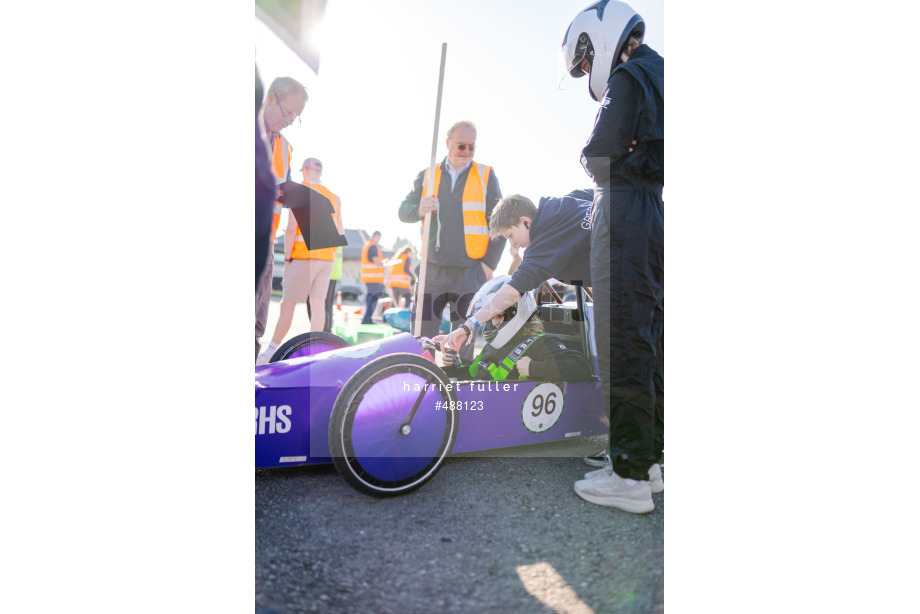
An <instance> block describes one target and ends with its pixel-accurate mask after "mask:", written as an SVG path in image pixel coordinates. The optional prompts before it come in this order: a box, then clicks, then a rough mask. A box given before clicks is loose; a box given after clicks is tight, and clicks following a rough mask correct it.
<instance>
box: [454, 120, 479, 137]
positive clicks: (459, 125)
mask: <svg viewBox="0 0 920 614" xmlns="http://www.w3.org/2000/svg"><path fill="white" fill-rule="evenodd" d="M457 128H468V129H470V130H472V131H473V134H477V133H476V124H474V123H473V122H471V121H470V120H468V119H461V120H460V121H458V122H457V123H455V124H454V125H453V126H451V127H450V128H448V129H447V138H450V137H451V135H452V134H453V133H454V130H456V129H457Z"/></svg>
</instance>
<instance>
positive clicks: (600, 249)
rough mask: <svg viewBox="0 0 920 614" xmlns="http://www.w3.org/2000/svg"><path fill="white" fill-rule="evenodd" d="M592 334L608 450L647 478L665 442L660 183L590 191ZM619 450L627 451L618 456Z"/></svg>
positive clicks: (626, 469)
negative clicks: (607, 428)
mask: <svg viewBox="0 0 920 614" xmlns="http://www.w3.org/2000/svg"><path fill="white" fill-rule="evenodd" d="M591 279H592V282H593V284H594V324H595V328H594V337H595V343H596V345H597V358H598V367H599V369H600V375H601V383H602V390H603V392H604V402H605V404H606V406H607V412H608V416H610V457H611V459H612V461H613V469H614V471H615V472H616V473H617V475H619V476H620V477H624V478H632V479H635V480H647V479H648V470H649V467H651V466H652V464H654V463H657V462H660V461H661V458H662V451H663V450H664V202H663V201H662V199H661V186H660V185H659V186H654V185H648V186H633V187H630V188H622V187H616V186H614V187H612V188H605V189H604V190H598V191H596V192H595V198H594V207H593V209H592V212H591ZM623 454H625V455H626V456H627V458H626V459H623V458H621V455H623Z"/></svg>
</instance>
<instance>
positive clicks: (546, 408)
mask: <svg viewBox="0 0 920 614" xmlns="http://www.w3.org/2000/svg"><path fill="white" fill-rule="evenodd" d="M563 405H565V399H564V398H563V396H562V389H561V388H559V386H557V385H556V384H550V383H548V382H544V383H542V384H540V385H539V386H537V387H536V388H534V389H533V390H531V391H530V394H528V395H527V398H526V399H524V407H523V408H522V409H521V420H522V421H523V422H524V426H525V427H526V428H527V430H528V431H530V432H531V433H542V432H543V431H548V430H549V429H550V428H551V427H552V426H553V425H554V424H556V421H557V420H559V416H560V415H562V407H563Z"/></svg>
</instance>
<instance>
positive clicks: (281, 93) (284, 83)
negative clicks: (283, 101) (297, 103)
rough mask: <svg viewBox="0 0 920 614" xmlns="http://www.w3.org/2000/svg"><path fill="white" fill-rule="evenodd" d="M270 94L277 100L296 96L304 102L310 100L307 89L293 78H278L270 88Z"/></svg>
mask: <svg viewBox="0 0 920 614" xmlns="http://www.w3.org/2000/svg"><path fill="white" fill-rule="evenodd" d="M268 93H269V94H274V95H275V98H279V99H280V98H284V97H286V96H291V95H294V94H296V95H297V96H299V97H302V98H303V99H304V100H308V99H309V98H308V96H307V88H305V87H304V86H303V85H302V84H301V83H300V81H297V80H296V79H292V78H291V77H277V78H276V79H275V80H274V81H272V84H271V85H270V86H269V87H268Z"/></svg>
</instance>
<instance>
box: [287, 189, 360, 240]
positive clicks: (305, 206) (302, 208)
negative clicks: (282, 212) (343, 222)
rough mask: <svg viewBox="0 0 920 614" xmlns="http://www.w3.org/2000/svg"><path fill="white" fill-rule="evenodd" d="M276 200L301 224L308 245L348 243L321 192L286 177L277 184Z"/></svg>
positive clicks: (333, 209) (330, 203)
mask: <svg viewBox="0 0 920 614" xmlns="http://www.w3.org/2000/svg"><path fill="white" fill-rule="evenodd" d="M279 187H280V188H281V195H280V196H278V202H279V203H281V204H282V205H284V206H285V207H288V208H289V209H290V210H291V213H292V214H293V215H294V219H295V220H297V225H298V226H300V234H301V235H303V240H304V243H306V244H307V249H324V248H327V247H340V246H345V245H348V241H346V240H345V235H340V234H339V229H338V228H336V226H335V220H333V219H332V214H333V213H334V212H335V207H334V205H333V204H332V201H330V200H329V198H327V197H326V196H325V195H324V194H321V193H320V192H317V191H316V190H314V189H313V188H311V187H309V186H305V185H303V184H302V183H296V182H294V181H285V182H284V183H282V184H281V185H280V186H279Z"/></svg>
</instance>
